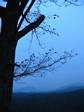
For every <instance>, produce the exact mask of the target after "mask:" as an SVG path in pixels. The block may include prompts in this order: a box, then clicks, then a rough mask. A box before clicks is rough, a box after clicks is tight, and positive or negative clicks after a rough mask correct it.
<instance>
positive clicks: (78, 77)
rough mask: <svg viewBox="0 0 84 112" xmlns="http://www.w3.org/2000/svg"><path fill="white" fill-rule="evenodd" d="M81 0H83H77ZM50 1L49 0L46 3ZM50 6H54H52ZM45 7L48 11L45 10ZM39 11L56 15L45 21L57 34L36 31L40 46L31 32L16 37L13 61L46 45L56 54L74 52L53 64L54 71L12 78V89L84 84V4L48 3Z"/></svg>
mask: <svg viewBox="0 0 84 112" xmlns="http://www.w3.org/2000/svg"><path fill="white" fill-rule="evenodd" d="M81 3H83V1H82V2H81ZM49 5H50V4H49ZM53 9H54V10H53ZM47 10H48V12H47ZM41 11H42V13H44V14H45V15H46V14H47V15H48V14H50V15H52V14H54V13H55V12H56V14H57V15H59V17H58V18H56V19H55V20H53V19H52V18H51V19H50V20H49V21H48V19H47V20H46V21H47V24H48V23H49V22H50V24H51V25H52V26H54V27H55V28H56V29H57V32H58V33H59V34H60V36H59V37H57V36H56V35H49V34H46V35H40V36H41V37H40V41H41V44H42V46H43V48H41V47H40V46H39V45H38V41H37V39H36V38H33V40H32V43H30V40H31V32H30V33H29V34H28V35H26V36H25V37H24V38H22V39H21V40H19V42H18V45H17V49H16V58H15V61H16V62H18V61H21V60H23V59H25V58H27V57H28V56H29V54H31V53H35V54H36V55H38V54H39V52H40V53H45V52H46V51H47V50H48V49H50V48H54V49H55V50H56V51H57V52H58V53H59V54H60V55H62V54H63V52H64V51H69V52H70V51H71V50H73V51H74V52H76V53H78V55H77V56H75V57H72V59H71V60H69V61H68V62H67V63H66V64H64V65H62V66H57V68H56V71H52V72H50V73H49V72H45V74H43V76H42V77H39V76H36V77H33V76H28V77H25V78H22V79H21V80H17V81H14V86H13V92H42V91H52V90H59V89H63V88H64V87H81V86H82V87H83V86H84V70H83V69H84V45H83V44H84V30H83V29H84V23H83V21H84V6H83V5H81V6H73V5H70V6H68V7H64V6H62V7H56V6H55V5H54V4H51V5H50V7H41Z"/></svg>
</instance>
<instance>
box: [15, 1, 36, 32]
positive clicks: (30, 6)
mask: <svg viewBox="0 0 84 112" xmlns="http://www.w3.org/2000/svg"><path fill="white" fill-rule="evenodd" d="M34 2H35V0H32V1H31V3H30V5H29V7H28V8H27V9H26V11H25V13H24V14H23V12H22V19H21V20H20V23H19V25H18V27H17V31H18V30H19V28H20V27H21V24H22V22H23V21H24V19H25V17H26V15H27V13H28V12H29V11H30V9H31V8H32V6H33V4H34Z"/></svg>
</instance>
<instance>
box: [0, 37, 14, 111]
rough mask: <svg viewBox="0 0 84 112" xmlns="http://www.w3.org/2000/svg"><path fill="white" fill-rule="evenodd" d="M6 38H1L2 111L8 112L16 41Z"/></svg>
mask: <svg viewBox="0 0 84 112" xmlns="http://www.w3.org/2000/svg"><path fill="white" fill-rule="evenodd" d="M1 38H2V37H0V39H1ZM4 38H5V37H3V39H2V41H1V40H0V112H7V111H8V108H9V105H10V102H11V96H12V87H13V72H14V64H13V63H14V59H15V48H16V42H14V41H13V43H12V42H10V43H9V42H7V41H5V40H4Z"/></svg>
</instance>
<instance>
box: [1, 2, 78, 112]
mask: <svg viewBox="0 0 84 112" xmlns="http://www.w3.org/2000/svg"><path fill="white" fill-rule="evenodd" d="M3 1H4V2H6V6H0V18H1V32H0V112H7V111H8V108H9V106H10V102H11V96H12V87H13V78H18V77H22V76H28V75H32V74H34V73H36V72H39V71H40V70H45V69H47V70H48V68H49V67H51V66H52V65H54V64H55V63H58V62H61V63H63V62H65V61H61V60H65V59H66V58H67V57H72V55H71V54H70V53H67V52H65V55H63V56H62V57H59V59H57V60H53V59H52V58H50V57H49V53H51V50H50V51H49V52H47V53H45V55H44V57H43V58H42V59H40V60H39V61H38V63H36V57H35V56H34V55H32V56H31V58H30V59H27V60H25V61H24V62H21V63H20V64H17V63H15V50H16V46H17V42H18V40H19V39H21V38H23V37H24V36H25V35H26V34H27V33H29V32H30V31H35V30H34V29H36V28H37V27H39V26H40V24H41V23H42V22H43V21H44V19H45V15H42V14H41V13H40V10H39V7H40V5H42V4H43V3H47V0H3ZM49 1H50V2H53V3H54V4H56V5H58V6H59V2H58V0H49ZM64 2H65V4H66V5H69V4H74V5H75V4H76V2H77V0H70V1H69V0H64V1H63V3H64ZM34 4H36V8H37V12H36V13H33V14H35V15H36V18H35V20H33V21H32V20H31V19H30V18H31V16H30V17H29V16H28V14H29V13H31V8H32V7H33V6H34ZM33 16H34V15H33ZM24 20H26V22H27V25H26V26H25V27H24V28H23V29H21V26H22V24H23V21H24ZM41 28H42V29H44V30H45V31H46V32H48V31H49V32H50V33H52V32H53V31H51V29H48V30H46V29H45V28H44V27H41ZM54 34H56V33H55V31H54ZM37 39H38V38H37ZM38 40H39V39H38ZM54 53H55V54H56V52H54ZM14 67H16V68H15V71H14ZM22 68H23V69H24V71H21V72H19V73H18V71H17V69H19V70H20V69H21V70H22Z"/></svg>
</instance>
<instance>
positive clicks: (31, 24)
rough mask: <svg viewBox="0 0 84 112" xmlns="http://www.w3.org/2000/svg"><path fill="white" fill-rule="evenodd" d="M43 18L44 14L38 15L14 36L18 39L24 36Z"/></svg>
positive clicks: (37, 25)
mask: <svg viewBox="0 0 84 112" xmlns="http://www.w3.org/2000/svg"><path fill="white" fill-rule="evenodd" d="M44 19H45V16H44V15H41V16H40V17H38V18H37V19H36V21H34V22H33V23H30V24H29V25H28V26H26V27H25V28H24V29H22V30H21V31H19V32H18V33H17V35H16V37H17V38H18V39H19V38H21V37H23V36H25V35H26V34H27V33H28V32H30V31H32V30H33V29H35V28H37V27H39V25H40V24H41V23H42V22H43V20H44Z"/></svg>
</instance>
